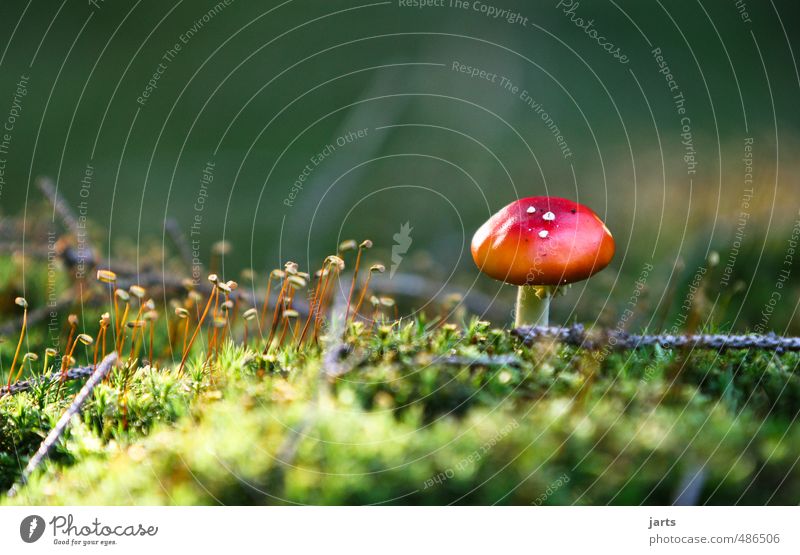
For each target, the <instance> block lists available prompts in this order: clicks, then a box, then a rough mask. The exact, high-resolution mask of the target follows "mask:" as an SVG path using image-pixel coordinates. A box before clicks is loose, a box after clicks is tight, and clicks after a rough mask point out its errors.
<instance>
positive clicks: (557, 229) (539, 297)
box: [472, 197, 614, 327]
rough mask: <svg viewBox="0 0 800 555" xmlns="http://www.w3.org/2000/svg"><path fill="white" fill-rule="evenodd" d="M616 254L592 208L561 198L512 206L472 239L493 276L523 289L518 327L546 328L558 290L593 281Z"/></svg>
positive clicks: (480, 260)
mask: <svg viewBox="0 0 800 555" xmlns="http://www.w3.org/2000/svg"><path fill="white" fill-rule="evenodd" d="M613 256H614V238H613V237H611V232H609V231H608V228H607V227H606V225H605V224H604V223H603V221H602V220H601V219H600V218H599V217H598V216H597V214H595V213H594V212H593V211H592V210H591V209H589V208H588V207H586V206H583V205H582V204H578V203H577V202H573V201H571V200H567V199H563V198H558V197H528V198H524V199H520V200H518V201H516V202H512V203H511V204H509V205H508V206H506V207H505V208H503V209H502V210H500V211H499V212H497V213H496V214H494V215H493V216H492V217H491V218H489V219H488V220H487V221H486V223H484V224H483V225H482V226H481V227H480V228H479V229H478V231H477V232H476V233H475V236H474V237H473V238H472V258H473V260H475V264H477V266H478V268H480V270H481V271H482V272H483V273H485V274H487V275H488V276H490V277H492V278H494V279H498V280H500V281H504V282H506V283H510V284H513V285H518V286H519V291H518V294H517V307H516V318H515V325H516V326H517V327H519V326H523V325H534V326H546V325H548V323H549V312H550V297H552V296H553V293H554V292H555V291H556V289H557V287H558V286H561V285H565V284H568V283H574V282H576V281H581V280H583V279H586V278H588V277H589V276H591V275H592V274H594V273H596V272H599V271H600V270H602V269H603V268H605V267H606V266H607V265H608V263H609V262H611V259H612V258H613Z"/></svg>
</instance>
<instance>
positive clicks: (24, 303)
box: [8, 297, 28, 388]
mask: <svg viewBox="0 0 800 555" xmlns="http://www.w3.org/2000/svg"><path fill="white" fill-rule="evenodd" d="M14 303H15V304H16V305H17V306H21V307H22V329H21V331H20V332H19V341H18V342H17V350H16V351H14V359H13V360H12V361H11V370H10V371H9V372H8V387H9V388H10V387H11V378H12V376H14V367H15V366H16V365H17V357H19V352H20V350H21V349H22V341H23V339H24V338H25V331H26V330H27V328H28V301H26V300H25V299H24V298H22V297H17V298H16V299H14Z"/></svg>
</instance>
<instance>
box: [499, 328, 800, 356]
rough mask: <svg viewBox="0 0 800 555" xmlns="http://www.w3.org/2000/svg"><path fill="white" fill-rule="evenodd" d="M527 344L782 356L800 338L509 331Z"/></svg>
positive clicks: (799, 343)
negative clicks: (755, 351)
mask: <svg viewBox="0 0 800 555" xmlns="http://www.w3.org/2000/svg"><path fill="white" fill-rule="evenodd" d="M511 333H512V334H514V335H516V336H517V337H519V338H521V339H522V341H523V342H524V343H525V344H526V345H531V344H533V343H535V342H537V341H539V340H543V339H550V340H555V341H559V342H561V343H565V344H567V345H573V346H575V347H581V348H584V349H588V350H590V351H591V350H597V349H605V348H608V349H612V350H631V349H639V348H641V347H654V346H656V345H658V346H659V347H662V348H664V349H710V350H714V351H721V350H727V349H734V350H744V349H759V350H764V351H775V352H777V353H783V352H788V351H800V337H782V336H779V335H776V334H774V333H768V334H766V335H758V334H745V335H727V334H705V333H701V334H690V335H672V334H659V335H647V334H645V335H635V334H630V333H625V332H621V331H616V330H606V331H597V332H588V331H586V330H585V329H584V327H583V326H582V325H581V324H575V325H574V326H570V327H566V328H561V327H550V326H523V327H520V328H517V329H514V330H512V331H511Z"/></svg>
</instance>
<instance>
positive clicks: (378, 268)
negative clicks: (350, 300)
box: [352, 264, 386, 322]
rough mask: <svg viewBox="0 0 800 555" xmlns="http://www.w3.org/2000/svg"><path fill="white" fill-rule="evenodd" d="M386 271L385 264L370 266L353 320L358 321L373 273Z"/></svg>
mask: <svg viewBox="0 0 800 555" xmlns="http://www.w3.org/2000/svg"><path fill="white" fill-rule="evenodd" d="M385 271H386V267H385V266H384V265H383V264H373V265H372V266H370V269H369V273H368V274H367V279H366V281H365V282H364V287H363V288H362V289H361V294H360V295H359V297H358V302H357V303H356V309H355V310H354V311H353V320H352V321H353V322H355V321H356V318H357V317H358V313H359V311H360V310H361V304H362V303H363V302H364V297H366V296H367V291H368V290H369V280H370V279H371V278H372V274H373V273H375V272H378V273H379V274H382V273H383V272H385Z"/></svg>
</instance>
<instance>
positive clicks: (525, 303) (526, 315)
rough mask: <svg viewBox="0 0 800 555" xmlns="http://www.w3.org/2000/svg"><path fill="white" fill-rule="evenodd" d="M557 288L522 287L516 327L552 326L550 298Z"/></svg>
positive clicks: (519, 295) (517, 308) (540, 286)
mask: <svg viewBox="0 0 800 555" xmlns="http://www.w3.org/2000/svg"><path fill="white" fill-rule="evenodd" d="M554 290H555V287H552V286H548V285H522V286H520V288H519V290H518V291H517V307H516V318H515V320H514V326H515V327H520V326H547V325H549V324H550V298H551V297H552V296H553V291H554Z"/></svg>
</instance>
